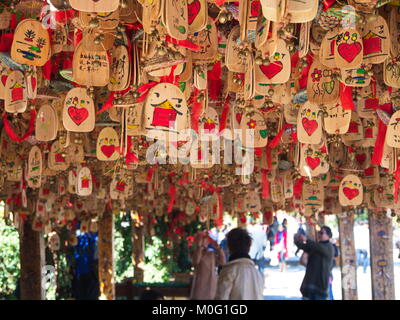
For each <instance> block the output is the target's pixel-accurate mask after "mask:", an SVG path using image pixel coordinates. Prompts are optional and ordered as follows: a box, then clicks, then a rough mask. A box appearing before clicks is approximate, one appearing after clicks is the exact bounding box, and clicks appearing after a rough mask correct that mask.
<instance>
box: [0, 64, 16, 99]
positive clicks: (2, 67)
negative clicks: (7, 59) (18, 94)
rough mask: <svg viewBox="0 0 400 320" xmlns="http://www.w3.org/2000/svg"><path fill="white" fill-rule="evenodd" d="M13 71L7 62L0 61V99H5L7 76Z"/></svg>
mask: <svg viewBox="0 0 400 320" xmlns="http://www.w3.org/2000/svg"><path fill="white" fill-rule="evenodd" d="M11 72H13V71H12V70H11V69H10V68H9V67H8V66H7V65H6V64H5V63H1V62H0V80H1V81H0V99H3V100H4V99H5V96H6V83H7V78H8V76H9V75H10V73H11Z"/></svg>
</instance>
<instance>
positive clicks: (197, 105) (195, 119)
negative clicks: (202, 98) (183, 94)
mask: <svg viewBox="0 0 400 320" xmlns="http://www.w3.org/2000/svg"><path fill="white" fill-rule="evenodd" d="M193 94H194V95H193V104H192V116H191V124H192V129H193V130H194V131H196V132H199V118H200V112H201V106H202V104H201V102H198V101H197V97H198V94H199V91H198V90H197V89H196V88H195V89H194V92H193Z"/></svg>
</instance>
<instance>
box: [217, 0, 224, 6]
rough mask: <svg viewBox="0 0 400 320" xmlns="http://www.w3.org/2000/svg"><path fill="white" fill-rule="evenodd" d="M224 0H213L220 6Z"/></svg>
mask: <svg viewBox="0 0 400 320" xmlns="http://www.w3.org/2000/svg"><path fill="white" fill-rule="evenodd" d="M224 2H225V0H215V4H216V5H217V6H222V5H223V4H224Z"/></svg>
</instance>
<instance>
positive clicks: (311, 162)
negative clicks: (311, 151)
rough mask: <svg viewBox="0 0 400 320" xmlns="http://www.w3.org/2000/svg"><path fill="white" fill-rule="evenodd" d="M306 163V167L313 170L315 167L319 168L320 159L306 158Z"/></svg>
mask: <svg viewBox="0 0 400 320" xmlns="http://www.w3.org/2000/svg"><path fill="white" fill-rule="evenodd" d="M306 162H307V165H308V166H309V167H310V168H311V169H312V170H314V169H315V168H316V167H318V166H319V164H320V163H321V159H320V158H318V157H316V158H312V157H307V158H306Z"/></svg>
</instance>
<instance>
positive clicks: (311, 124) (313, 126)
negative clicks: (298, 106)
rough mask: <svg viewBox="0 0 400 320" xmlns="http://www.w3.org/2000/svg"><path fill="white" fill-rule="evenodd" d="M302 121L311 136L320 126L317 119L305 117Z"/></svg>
mask: <svg viewBox="0 0 400 320" xmlns="http://www.w3.org/2000/svg"><path fill="white" fill-rule="evenodd" d="M301 123H302V124H303V127H304V130H305V131H306V132H307V134H308V135H309V136H311V135H312V134H313V133H314V132H315V130H317V128H318V122H317V121H316V120H308V119H307V118H303V119H302V120H301Z"/></svg>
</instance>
